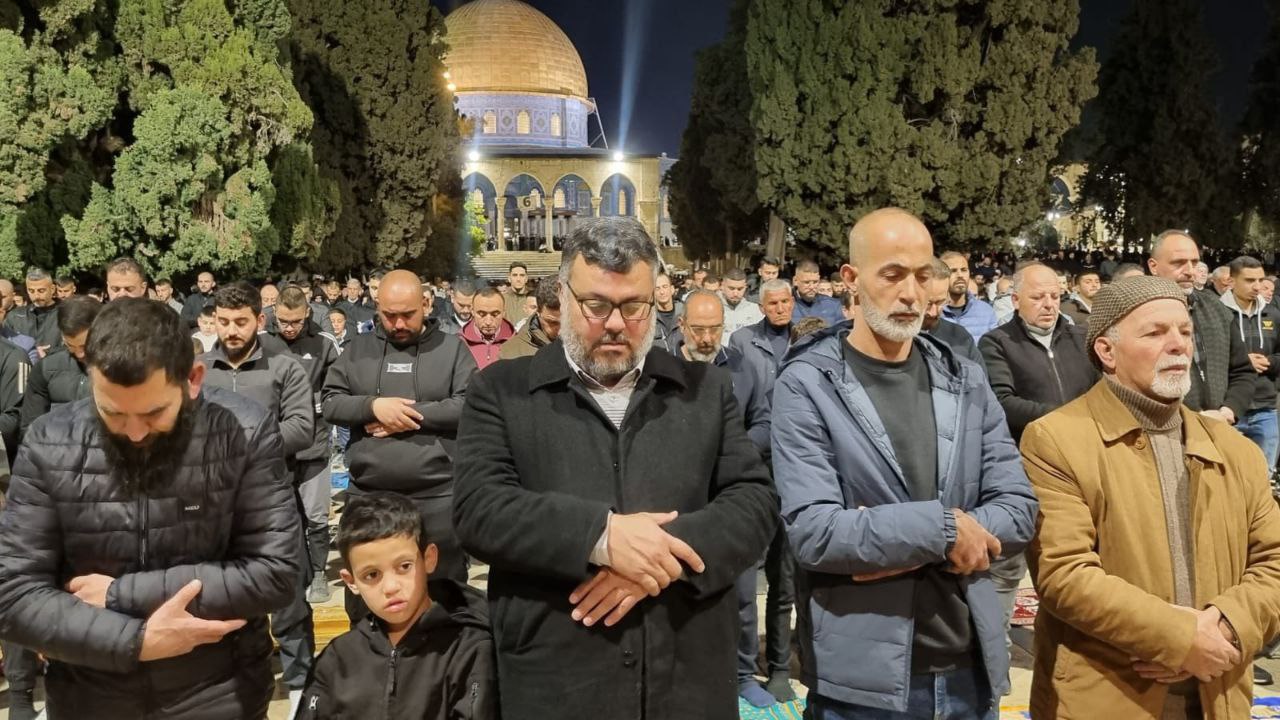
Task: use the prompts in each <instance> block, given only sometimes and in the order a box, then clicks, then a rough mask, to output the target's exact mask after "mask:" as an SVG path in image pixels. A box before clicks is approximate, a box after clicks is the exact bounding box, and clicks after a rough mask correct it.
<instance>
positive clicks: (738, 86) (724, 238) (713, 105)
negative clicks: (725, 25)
mask: <svg viewBox="0 0 1280 720" xmlns="http://www.w3.org/2000/svg"><path fill="white" fill-rule="evenodd" d="M749 4H750V3H749V0H737V2H735V4H734V6H733V8H732V10H731V12H730V17H729V30H728V33H727V35H726V37H725V39H724V41H723V42H721V43H719V44H717V45H713V46H712V47H709V48H707V49H705V50H703V51H701V52H700V53H698V57H697V62H696V65H695V69H694V83H693V98H692V102H691V105H690V112H689V122H688V125H687V126H686V130H685V135H684V137H683V138H682V139H681V148H680V161H679V162H678V163H677V164H676V165H675V166H674V167H672V169H671V177H670V178H669V182H670V184H671V202H672V214H673V216H674V220H675V225H676V228H677V232H679V234H680V241H681V244H682V245H683V246H684V248H685V253H686V255H687V256H688V257H690V258H692V259H708V258H711V257H719V256H722V255H724V254H726V253H731V252H735V251H738V250H741V249H742V248H743V247H744V246H745V243H747V242H749V241H750V240H752V239H753V238H755V237H756V236H757V235H759V234H761V233H762V232H763V230H764V224H765V220H766V216H767V215H766V212H765V210H764V208H763V207H762V206H761V205H760V201H759V199H758V198H757V195H756V166H755V151H754V147H755V132H754V128H753V127H752V125H751V87H750V84H749V81H748V78H747V63H746V55H745V53H744V43H745V41H746V18H747V8H748V6H749Z"/></svg>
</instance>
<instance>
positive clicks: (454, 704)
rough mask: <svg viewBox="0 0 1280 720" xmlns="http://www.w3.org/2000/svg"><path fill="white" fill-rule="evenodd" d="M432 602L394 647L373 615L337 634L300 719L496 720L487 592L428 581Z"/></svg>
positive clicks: (313, 674) (311, 681)
mask: <svg viewBox="0 0 1280 720" xmlns="http://www.w3.org/2000/svg"><path fill="white" fill-rule="evenodd" d="M427 594H428V595H430V596H431V600H432V606H431V609H430V610H428V611H427V612H425V613H423V615H422V617H421V618H419V620H418V622H417V624H416V625H414V627H413V628H412V629H410V630H409V632H408V634H406V635H405V636H404V638H403V639H402V640H401V641H400V644H399V645H398V646H396V647H394V648H393V647H392V645H391V642H390V640H388V638H387V633H386V630H385V629H384V627H383V625H382V622H381V621H380V620H378V619H377V618H376V617H374V616H373V615H369V616H368V617H366V618H365V619H363V620H361V621H360V622H359V623H358V624H357V625H356V626H355V627H353V628H352V629H351V630H350V631H349V632H347V633H345V634H343V635H341V636H339V637H338V638H336V639H335V640H334V641H333V642H332V643H330V644H329V647H327V648H325V650H324V652H322V653H320V657H319V658H317V659H316V663H315V667H314V668H312V671H311V678H310V679H309V681H308V682H307V689H306V691H305V692H304V693H303V695H302V706H301V708H299V711H298V720H320V719H321V718H324V719H326V720H335V719H338V718H342V719H347V718H352V719H354V718H359V720H402V719H403V720H409V718H412V719H413V720H424V719H425V720H496V718H497V717H498V688H497V672H496V670H495V668H494V660H493V640H492V636H491V635H490V633H489V613H488V609H487V604H486V602H485V599H484V595H482V594H481V593H480V591H478V590H476V589H475V588H472V587H469V586H466V585H462V584H460V583H457V582H454V581H452V580H432V581H429V582H428V583H427Z"/></svg>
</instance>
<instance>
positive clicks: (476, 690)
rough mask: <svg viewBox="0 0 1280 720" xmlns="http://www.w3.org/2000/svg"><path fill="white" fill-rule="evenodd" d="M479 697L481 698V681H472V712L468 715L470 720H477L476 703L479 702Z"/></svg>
mask: <svg viewBox="0 0 1280 720" xmlns="http://www.w3.org/2000/svg"><path fill="white" fill-rule="evenodd" d="M479 698H480V683H478V682H475V681H472V682H471V714H470V715H468V716H467V717H468V718H469V719H470V720H475V718H476V717H477V716H476V703H477V702H479Z"/></svg>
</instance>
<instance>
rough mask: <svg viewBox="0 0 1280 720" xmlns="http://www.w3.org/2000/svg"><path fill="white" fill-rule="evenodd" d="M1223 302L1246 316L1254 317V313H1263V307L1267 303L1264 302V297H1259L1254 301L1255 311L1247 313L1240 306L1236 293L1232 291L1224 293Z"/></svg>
mask: <svg viewBox="0 0 1280 720" xmlns="http://www.w3.org/2000/svg"><path fill="white" fill-rule="evenodd" d="M1222 304H1223V305H1226V306H1227V307H1229V308H1231V309H1232V310H1234V311H1236V312H1237V313H1239V314H1241V315H1243V316H1245V317H1253V316H1254V315H1259V314H1261V313H1262V308H1263V306H1264V305H1265V303H1263V302H1262V298H1257V299H1256V300H1254V301H1253V311H1252V312H1247V313H1246V312H1245V311H1244V308H1241V307H1240V302H1239V301H1238V300H1236V294H1235V293H1233V292H1231V291H1227V292H1225V293H1223V294H1222Z"/></svg>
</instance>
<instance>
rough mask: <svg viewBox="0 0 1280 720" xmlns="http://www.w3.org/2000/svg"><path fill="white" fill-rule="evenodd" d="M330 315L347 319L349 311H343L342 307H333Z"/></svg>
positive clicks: (330, 309)
mask: <svg viewBox="0 0 1280 720" xmlns="http://www.w3.org/2000/svg"><path fill="white" fill-rule="evenodd" d="M329 314H330V315H341V316H342V317H346V316H347V311H346V310H343V309H342V308H340V307H331V308H329Z"/></svg>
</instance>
